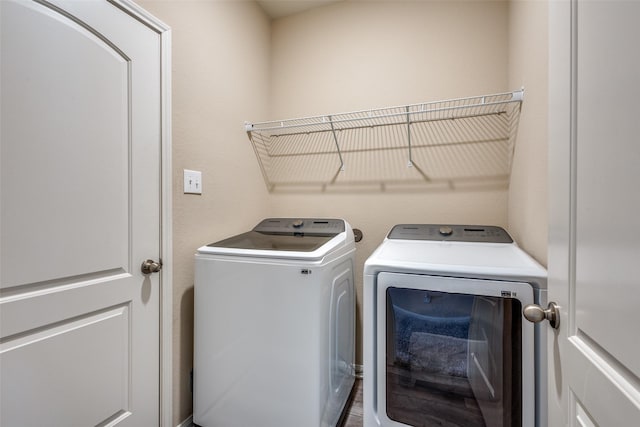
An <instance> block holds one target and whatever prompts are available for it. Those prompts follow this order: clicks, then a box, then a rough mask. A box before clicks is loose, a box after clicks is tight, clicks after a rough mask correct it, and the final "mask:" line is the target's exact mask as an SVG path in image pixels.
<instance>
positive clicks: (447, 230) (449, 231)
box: [439, 226, 453, 236]
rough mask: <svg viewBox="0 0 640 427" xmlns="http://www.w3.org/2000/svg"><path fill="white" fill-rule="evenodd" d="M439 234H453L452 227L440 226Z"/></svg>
mask: <svg viewBox="0 0 640 427" xmlns="http://www.w3.org/2000/svg"><path fill="white" fill-rule="evenodd" d="M439 231H440V234H442V235H443V236H451V235H452V234H453V229H452V228H451V227H447V226H444V227H440V230H439Z"/></svg>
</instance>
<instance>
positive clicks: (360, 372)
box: [353, 364, 364, 380]
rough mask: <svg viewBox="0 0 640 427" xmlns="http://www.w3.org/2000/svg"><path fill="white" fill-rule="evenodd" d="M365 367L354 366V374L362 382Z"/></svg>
mask: <svg viewBox="0 0 640 427" xmlns="http://www.w3.org/2000/svg"><path fill="white" fill-rule="evenodd" d="M363 369H364V368H363V367H362V365H356V364H354V365H353V374H354V375H355V376H356V378H357V379H359V380H361V379H362V375H363Z"/></svg>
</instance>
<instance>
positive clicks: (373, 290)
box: [363, 224, 547, 427]
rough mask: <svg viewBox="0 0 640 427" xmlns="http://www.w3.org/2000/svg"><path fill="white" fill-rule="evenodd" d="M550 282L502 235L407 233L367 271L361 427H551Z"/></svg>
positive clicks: (492, 231)
mask: <svg viewBox="0 0 640 427" xmlns="http://www.w3.org/2000/svg"><path fill="white" fill-rule="evenodd" d="M546 277H547V275H546V270H545V269H544V268H543V267H542V266H540V265H539V264H538V263H537V262H536V261H535V260H533V259H532V258H531V257H530V256H528V255H527V254H526V253H525V252H524V251H522V250H521V249H520V248H519V247H518V246H517V245H516V243H515V242H514V241H513V240H512V239H511V237H510V236H509V235H508V234H507V233H506V231H504V230H503V229H501V228H499V227H488V226H464V225H428V224H401V225H397V226H395V227H394V228H393V229H392V230H391V232H390V233H389V234H388V236H387V237H386V238H385V240H384V242H383V243H382V244H381V245H380V246H379V247H378V248H377V249H376V251H375V252H374V253H373V254H372V255H371V256H370V257H369V259H368V260H367V261H366V263H365V267H364V302H363V305H364V349H363V352H364V381H363V383H364V384H363V387H364V396H363V397H364V426H365V427H378V426H383V427H390V426H394V427H399V426H441V425H447V426H451V427H454V426H461V427H462V426H464V427H473V426H482V427H516V426H517V427H534V426H537V427H544V426H545V425H546V412H547V411H546V359H545V355H546V347H545V343H546V340H545V339H544V337H543V333H544V330H543V329H541V326H539V325H534V324H532V323H530V322H529V321H527V320H526V319H525V318H524V316H523V308H524V307H525V306H526V305H528V304H533V303H536V304H540V305H543V304H546V283H547V279H546Z"/></svg>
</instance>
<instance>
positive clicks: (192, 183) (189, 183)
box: [184, 169, 202, 194]
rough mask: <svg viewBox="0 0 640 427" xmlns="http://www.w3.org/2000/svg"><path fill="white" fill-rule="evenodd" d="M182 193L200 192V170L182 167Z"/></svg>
mask: <svg viewBox="0 0 640 427" xmlns="http://www.w3.org/2000/svg"><path fill="white" fill-rule="evenodd" d="M184 193H185V194H202V172H200V171H192V170H189V169H184Z"/></svg>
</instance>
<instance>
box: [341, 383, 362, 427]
mask: <svg viewBox="0 0 640 427" xmlns="http://www.w3.org/2000/svg"><path fill="white" fill-rule="evenodd" d="M362 417H363V410H362V380H359V379H357V380H356V383H355V385H354V386H353V391H352V392H351V396H350V397H349V402H347V408H346V411H345V414H344V417H343V420H342V424H339V425H338V427H362V424H363V420H362Z"/></svg>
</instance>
